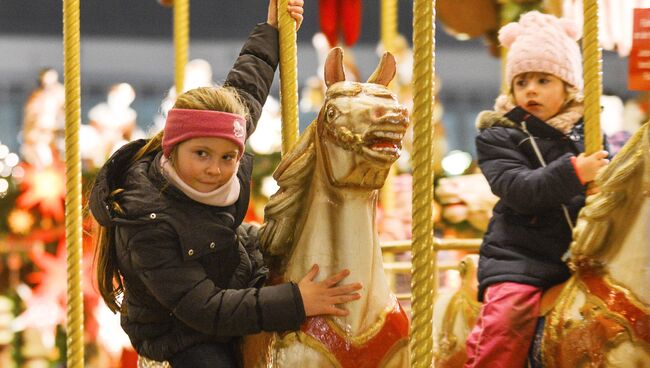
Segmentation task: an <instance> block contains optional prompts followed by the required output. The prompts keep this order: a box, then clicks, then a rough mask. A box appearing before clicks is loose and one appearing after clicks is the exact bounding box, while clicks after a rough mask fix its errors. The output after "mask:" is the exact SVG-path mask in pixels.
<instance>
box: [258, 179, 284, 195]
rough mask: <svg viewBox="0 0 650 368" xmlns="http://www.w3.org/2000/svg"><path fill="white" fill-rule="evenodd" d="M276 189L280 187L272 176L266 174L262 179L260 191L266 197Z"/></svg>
mask: <svg viewBox="0 0 650 368" xmlns="http://www.w3.org/2000/svg"><path fill="white" fill-rule="evenodd" d="M278 189H280V187H279V186H278V183H277V182H276V181H275V179H273V177H272V176H267V177H265V178H264V179H262V187H261V188H260V192H261V193H262V194H264V195H265V196H266V197H267V198H270V197H271V196H272V195H273V194H275V192H277V191H278Z"/></svg>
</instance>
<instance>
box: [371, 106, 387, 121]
mask: <svg viewBox="0 0 650 368" xmlns="http://www.w3.org/2000/svg"><path fill="white" fill-rule="evenodd" d="M384 115H386V109H385V108H384V107H382V106H377V107H375V108H374V109H373V111H372V116H373V118H375V119H380V118H381V117H383V116H384Z"/></svg>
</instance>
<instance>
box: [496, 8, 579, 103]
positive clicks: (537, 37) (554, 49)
mask: <svg viewBox="0 0 650 368" xmlns="http://www.w3.org/2000/svg"><path fill="white" fill-rule="evenodd" d="M581 32H582V30H581V29H580V28H579V27H578V26H577V25H576V24H575V23H574V22H572V21H570V20H568V19H559V18H557V17H555V16H553V15H548V14H542V13H540V12H538V11H531V12H528V13H526V14H523V15H522V16H521V18H519V22H512V23H508V24H506V25H505V26H503V28H501V30H499V41H500V42H501V44H502V45H503V46H505V47H506V48H508V56H507V61H506V80H507V81H508V83H509V84H510V85H512V79H513V78H514V77H516V76H517V75H518V74H521V73H526V72H543V73H549V74H552V75H554V76H556V77H558V78H560V79H562V80H563V81H565V82H567V83H569V84H571V85H572V86H574V87H577V88H578V89H579V90H582V87H583V81H582V58H581V56H580V48H579V47H578V44H577V43H576V41H577V40H578V39H580V36H581Z"/></svg>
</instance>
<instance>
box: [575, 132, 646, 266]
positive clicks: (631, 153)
mask: <svg viewBox="0 0 650 368" xmlns="http://www.w3.org/2000/svg"><path fill="white" fill-rule="evenodd" d="M649 124H650V123H646V124H645V125H643V126H642V127H641V128H640V129H639V130H638V131H637V132H636V133H635V134H634V135H633V136H632V137H631V138H630V140H629V141H628V142H627V144H626V145H625V147H623V149H622V150H621V151H620V152H619V153H618V154H617V155H616V156H615V157H614V159H613V160H612V162H611V163H610V164H609V165H608V166H607V167H606V168H605V169H604V170H603V171H602V172H601V173H600V174H599V175H598V178H597V179H596V183H597V185H598V186H599V188H600V193H598V194H596V195H594V196H590V197H588V198H587V204H586V206H585V207H584V208H583V209H582V211H581V212H580V217H579V218H578V223H577V225H576V227H575V228H574V230H573V239H574V241H573V243H572V244H571V253H572V258H573V261H574V262H575V261H576V260H578V261H580V259H585V258H587V259H588V258H593V257H595V256H597V255H599V254H601V252H602V251H604V250H605V249H607V248H608V247H607V245H608V244H610V245H614V243H615V242H613V241H612V240H613V239H612V238H613V237H614V236H615V235H616V234H625V233H627V231H628V229H629V227H630V225H631V224H632V223H633V222H634V221H633V219H634V218H635V217H636V216H637V214H638V212H639V208H640V204H641V203H642V201H639V200H638V197H639V196H640V195H643V194H642V193H641V192H642V191H643V189H640V188H642V185H643V182H642V181H643V173H644V170H645V169H646V165H645V157H644V152H645V151H647V150H648V149H649V147H648V146H649V142H650V130H649V129H648V126H649Z"/></svg>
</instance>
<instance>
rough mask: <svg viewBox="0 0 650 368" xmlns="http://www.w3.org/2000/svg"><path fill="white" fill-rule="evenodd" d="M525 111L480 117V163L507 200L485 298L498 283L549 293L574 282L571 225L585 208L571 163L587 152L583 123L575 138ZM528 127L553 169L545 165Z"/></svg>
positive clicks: (491, 230) (484, 260) (488, 240)
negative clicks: (565, 259)
mask: <svg viewBox="0 0 650 368" xmlns="http://www.w3.org/2000/svg"><path fill="white" fill-rule="evenodd" d="M522 111H523V110H521V109H515V110H513V111H511V112H509V113H508V114H505V115H503V114H499V113H497V112H493V111H487V112H483V113H481V114H480V115H479V118H478V119H477V127H478V128H479V131H480V133H479V135H478V137H477V138H476V150H477V155H478V164H479V166H480V168H481V171H482V172H483V175H485V177H486V178H487V180H488V182H489V184H490V188H491V189H492V192H493V193H494V194H495V195H497V196H498V197H499V198H500V200H499V202H498V203H497V204H496V206H495V207H494V214H493V216H492V219H491V220H490V223H489V225H488V229H487V232H486V233H485V235H484V238H483V243H482V245H481V250H480V259H479V268H478V281H479V294H478V297H479V300H481V301H482V300H483V294H484V292H485V289H486V288H487V287H488V286H490V285H492V284H494V283H498V282H504V281H509V282H518V283H524V284H529V285H533V286H537V287H541V288H549V287H551V286H553V285H556V284H558V283H561V282H563V281H565V280H566V279H568V277H569V269H568V267H567V265H566V264H565V263H564V262H563V261H562V256H563V255H564V254H565V252H566V251H567V249H568V247H569V245H570V243H571V233H572V229H571V227H570V225H569V221H567V219H566V216H565V214H564V210H563V209H562V205H565V207H566V209H567V212H568V214H569V217H570V219H571V223H575V221H576V218H577V216H578V212H579V211H580V209H581V208H582V207H583V206H584V203H585V189H586V187H585V186H583V185H582V184H581V183H580V180H579V178H578V176H577V174H576V171H575V169H574V167H573V164H572V163H571V157H572V156H577V155H578V154H579V153H580V152H583V151H584V129H583V124H582V120H580V121H579V122H578V123H576V125H575V126H574V127H573V129H572V131H571V132H569V134H563V133H562V132H560V131H559V130H556V129H555V128H553V127H551V126H550V125H547V124H546V123H544V122H543V121H541V120H539V119H537V118H535V117H534V116H532V115H529V114H521V113H520V112H522ZM526 115H527V117H526V127H527V130H528V132H530V134H531V135H532V136H533V137H534V139H535V142H536V143H537V146H538V147H539V151H540V153H541V155H542V156H543V159H544V161H545V162H546V164H547V166H546V167H543V165H542V164H541V163H540V160H539V159H538V157H537V155H536V153H535V151H534V148H533V145H532V144H531V138H530V136H529V135H528V134H527V133H526V132H525V131H524V130H523V129H522V124H521V121H522V119H523V117H524V116H526Z"/></svg>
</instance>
